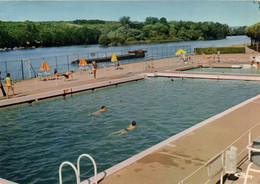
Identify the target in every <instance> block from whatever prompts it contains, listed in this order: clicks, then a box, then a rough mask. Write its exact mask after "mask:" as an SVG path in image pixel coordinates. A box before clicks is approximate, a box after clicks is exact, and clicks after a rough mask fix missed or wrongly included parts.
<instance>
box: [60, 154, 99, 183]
mask: <svg viewBox="0 0 260 184" xmlns="http://www.w3.org/2000/svg"><path fill="white" fill-rule="evenodd" d="M82 157H87V158H89V159H90V160H91V161H92V163H93V165H94V181H95V184H97V165H96V162H95V160H94V159H93V158H92V157H91V156H90V155H88V154H82V155H80V156H79V158H78V160H77V168H76V167H75V166H74V165H73V164H72V163H71V162H68V161H65V162H62V164H61V165H60V168H59V180H60V184H62V167H63V166H64V165H69V166H71V167H72V169H73V170H74V172H75V174H76V179H77V184H80V159H81V158H82Z"/></svg>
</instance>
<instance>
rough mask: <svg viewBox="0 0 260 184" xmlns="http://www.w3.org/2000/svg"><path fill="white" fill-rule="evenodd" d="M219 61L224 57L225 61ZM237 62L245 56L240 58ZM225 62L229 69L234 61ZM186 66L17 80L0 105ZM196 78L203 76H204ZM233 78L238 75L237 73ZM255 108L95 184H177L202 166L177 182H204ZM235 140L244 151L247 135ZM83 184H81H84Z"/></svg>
mask: <svg viewBox="0 0 260 184" xmlns="http://www.w3.org/2000/svg"><path fill="white" fill-rule="evenodd" d="M225 57H227V58H228V56H225ZM236 57H241V55H236ZM243 57H248V56H245V55H243ZM230 58H234V56H230ZM227 61H228V59H227ZM231 63H232V64H234V62H231ZM241 63H243V62H241ZM241 63H237V64H241ZM220 64H223V65H225V66H227V65H229V64H230V63H229V62H226V63H225V62H223V63H220ZM244 64H248V63H244ZM187 65H188V66H192V65H197V63H189V64H183V63H182V62H181V61H180V60H179V58H165V59H159V60H154V61H145V62H139V63H132V64H125V65H122V66H123V68H124V69H123V70H115V69H114V67H107V68H100V69H98V73H97V76H98V78H97V79H93V78H91V77H92V75H91V74H90V73H89V72H90V71H83V72H82V71H81V72H76V73H75V76H74V79H75V80H74V81H64V80H63V79H59V80H48V81H43V80H40V79H31V80H24V81H18V82H17V83H15V92H16V94H17V97H16V98H12V97H10V99H4V98H2V97H1V100H0V106H1V105H2V106H3V105H5V106H8V104H9V105H12V104H15V103H17V102H18V101H19V100H21V99H25V100H24V101H26V100H27V102H29V101H32V100H35V99H41V98H49V97H55V96H62V95H63V94H64V90H65V93H66V95H68V94H69V95H70V92H71V89H72V92H79V91H85V90H91V89H95V88H99V87H101V86H103V87H107V86H110V85H117V84H120V83H125V82H128V81H135V80H141V79H143V78H144V73H155V74H156V73H157V74H158V73H165V72H166V73H172V74H173V73H179V74H180V73H181V72H168V70H173V71H175V69H177V68H180V67H183V66H187ZM218 65H219V63H218ZM182 73H183V72H182ZM185 73H186V72H185ZM201 75H208V74H205V73H204V74H201ZM232 75H233V74H232ZM234 75H236V76H239V74H234ZM242 76H244V75H242ZM167 77H172V76H167ZM177 77H180V76H177ZM255 77H257V76H255ZM243 80H244V79H243ZM245 80H248V79H245ZM39 95H40V96H39ZM41 95H42V96H41ZM26 98H28V99H26ZM258 109H260V96H257V97H255V98H252V99H250V100H248V101H246V102H244V103H242V104H239V105H238V106H235V107H233V108H231V109H228V110H227V111H225V112H223V113H221V114H219V115H216V116H214V117H212V118H210V119H208V120H205V121H204V122H202V123H200V124H198V125H196V126H194V127H191V128H190V129H187V130H185V131H184V132H181V133H180V134H177V135H175V136H173V137H171V138H169V139H167V140H165V141H163V142H161V143H159V144H158V145H155V146H153V147H151V148H150V149H148V150H145V151H144V152H142V153H140V154H138V155H135V156H134V157H131V158H129V159H128V160H126V161H124V162H122V163H119V164H118V165H116V166H114V167H112V168H110V169H108V170H106V171H105V172H102V173H100V174H99V179H101V178H103V177H104V176H105V179H103V180H102V181H101V183H104V184H109V183H113V184H117V183H120V184H124V183H126V184H128V183H129V184H130V183H131V184H139V183H140V184H141V183H142V184H143V183H149V184H153V183H154V184H155V183H156V184H157V183H178V182H180V181H182V180H183V179H184V178H185V177H187V176H189V175H190V174H191V173H193V172H194V171H196V170H197V169H198V168H200V167H201V166H203V165H205V164H206V166H205V167H204V168H203V169H202V171H198V173H197V174H195V175H194V176H192V177H191V178H190V179H189V180H188V181H185V182H183V183H193V184H194V183H201V179H205V178H207V177H206V175H207V174H206V172H205V170H207V168H208V166H209V165H210V164H208V165H207V162H208V161H209V160H210V159H211V158H212V157H214V156H215V155H217V154H218V153H220V152H221V151H222V150H224V149H226V148H227V147H228V146H229V145H230V144H231V143H233V142H234V140H236V139H237V138H238V137H240V135H241V134H243V133H244V132H246V131H248V130H249V129H250V128H251V127H254V126H255V125H256V124H258V123H259V122H260V113H259V112H258V111H259V110H258ZM255 131H256V132H255ZM253 132H254V133H253V136H254V137H257V136H260V135H259V132H260V126H257V127H256V128H255V129H254V130H253ZM240 141H241V144H240V143H239V144H238V143H236V144H235V146H237V147H238V148H239V150H240V151H242V150H243V149H242V147H243V148H244V147H245V146H246V145H247V136H245V137H243V139H241V140H240ZM245 154H246V151H243V152H242V153H241V156H240V157H239V158H242V157H244V155H245ZM97 165H98V163H97ZM243 172H244V171H243ZM218 180H219V176H217V175H216V177H213V178H212V179H211V181H210V182H209V183H214V182H215V181H218ZM249 181H250V180H249ZM254 181H255V180H254ZM83 183H84V184H87V183H89V181H85V182H83ZM215 183H216V182H215Z"/></svg>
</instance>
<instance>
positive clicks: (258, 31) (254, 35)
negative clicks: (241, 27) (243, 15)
mask: <svg viewBox="0 0 260 184" xmlns="http://www.w3.org/2000/svg"><path fill="white" fill-rule="evenodd" d="M245 33H246V35H247V36H248V37H250V38H251V39H252V40H255V41H258V42H260V22H259V23H257V24H254V25H252V26H249V27H247V28H246V30H245Z"/></svg>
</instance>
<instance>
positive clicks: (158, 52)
mask: <svg viewBox="0 0 260 184" xmlns="http://www.w3.org/2000/svg"><path fill="white" fill-rule="evenodd" d="M180 48H181V49H183V50H185V51H186V52H187V54H191V53H192V52H193V51H192V49H191V46H190V45H181V46H168V47H167V46H164V47H153V46H146V47H144V46H143V48H141V47H140V49H142V50H146V51H147V53H146V54H145V57H143V58H135V59H126V60H121V61H120V62H121V63H122V64H124V63H132V62H138V61H148V60H154V59H160V58H168V57H174V56H175V53H176V52H177V50H179V49H180ZM128 51H129V50H118V51H115V54H116V55H117V56H119V55H124V54H128ZM112 53H113V52H89V53H85V54H73V55H62V56H48V57H42V58H30V57H28V58H21V59H19V60H11V61H0V70H1V71H2V76H6V74H7V73H11V78H12V80H23V79H29V78H34V77H36V76H37V75H38V74H43V72H41V71H40V66H41V63H42V61H43V60H45V61H46V63H47V64H48V65H49V66H50V71H48V72H47V74H48V73H52V72H53V70H54V69H57V70H58V72H59V73H64V72H67V71H71V70H73V71H77V70H79V66H78V65H77V64H71V62H72V61H75V60H78V59H80V58H81V57H83V58H85V59H93V60H95V59H96V58H100V57H111V56H112ZM50 54H51V53H50ZM111 65H114V63H112V62H100V63H98V67H105V66H111ZM90 67H91V66H90V65H88V66H87V67H86V68H90Z"/></svg>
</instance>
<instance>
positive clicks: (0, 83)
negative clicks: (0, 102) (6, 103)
mask: <svg viewBox="0 0 260 184" xmlns="http://www.w3.org/2000/svg"><path fill="white" fill-rule="evenodd" d="M0 88H1V90H2V93H3V96H4V97H5V96H6V93H5V89H4V86H3V84H2V81H1V71H0Z"/></svg>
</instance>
